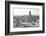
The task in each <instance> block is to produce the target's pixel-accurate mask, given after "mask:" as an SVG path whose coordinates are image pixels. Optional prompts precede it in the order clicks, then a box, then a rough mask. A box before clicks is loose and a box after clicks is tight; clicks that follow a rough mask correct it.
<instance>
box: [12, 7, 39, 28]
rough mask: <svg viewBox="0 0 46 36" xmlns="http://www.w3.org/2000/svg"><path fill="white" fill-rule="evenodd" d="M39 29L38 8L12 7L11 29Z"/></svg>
mask: <svg viewBox="0 0 46 36" xmlns="http://www.w3.org/2000/svg"><path fill="white" fill-rule="evenodd" d="M26 27H39V8H21V7H14V11H13V28H26Z"/></svg>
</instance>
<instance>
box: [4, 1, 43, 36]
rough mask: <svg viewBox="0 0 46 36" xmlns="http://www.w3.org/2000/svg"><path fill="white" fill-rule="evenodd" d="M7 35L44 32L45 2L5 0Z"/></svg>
mask: <svg viewBox="0 0 46 36" xmlns="http://www.w3.org/2000/svg"><path fill="white" fill-rule="evenodd" d="M5 6H6V8H5V10H6V11H5V15H6V16H5V18H6V24H5V27H6V29H5V30H6V32H5V33H6V35H7V34H10V35H12V34H27V33H44V3H36V2H17V1H15V2H14V1H6V2H5Z"/></svg>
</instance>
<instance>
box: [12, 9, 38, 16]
mask: <svg viewBox="0 0 46 36" xmlns="http://www.w3.org/2000/svg"><path fill="white" fill-rule="evenodd" d="M29 11H31V15H35V16H38V15H39V8H28V9H27V8H14V9H13V12H14V13H13V15H14V16H23V15H29Z"/></svg>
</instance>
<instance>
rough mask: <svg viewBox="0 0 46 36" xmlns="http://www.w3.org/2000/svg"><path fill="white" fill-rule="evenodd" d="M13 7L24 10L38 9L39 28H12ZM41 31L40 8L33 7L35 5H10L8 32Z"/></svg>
mask: <svg viewBox="0 0 46 36" xmlns="http://www.w3.org/2000/svg"><path fill="white" fill-rule="evenodd" d="M14 7H25V8H27V7H28V8H39V10H40V11H39V15H40V21H39V22H40V27H34V28H32V27H30V28H13V8H14ZM39 30H42V6H35V5H33V6H32V5H17V4H10V32H20V31H39Z"/></svg>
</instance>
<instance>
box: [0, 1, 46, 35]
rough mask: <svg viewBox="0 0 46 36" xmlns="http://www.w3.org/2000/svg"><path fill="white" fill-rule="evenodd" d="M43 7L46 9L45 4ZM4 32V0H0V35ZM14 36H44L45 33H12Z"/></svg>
mask: <svg viewBox="0 0 46 36" xmlns="http://www.w3.org/2000/svg"><path fill="white" fill-rule="evenodd" d="M16 1H28V2H45V3H46V0H16ZM45 9H46V4H45ZM45 18H46V10H45ZM45 20H46V19H45ZM45 24H46V23H45ZM45 28H46V25H45ZM45 30H46V29H45ZM45 32H46V31H45ZM4 34H5V0H0V36H5V35H4ZM11 36H13V35H11ZM14 36H46V33H40V34H24V35H14Z"/></svg>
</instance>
